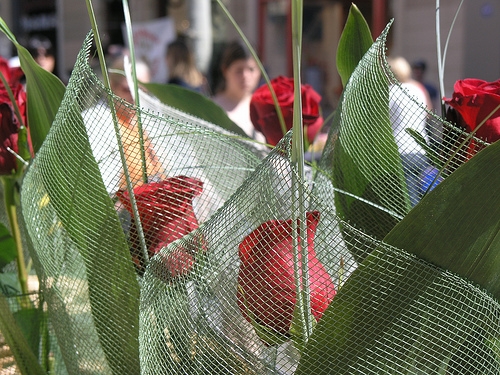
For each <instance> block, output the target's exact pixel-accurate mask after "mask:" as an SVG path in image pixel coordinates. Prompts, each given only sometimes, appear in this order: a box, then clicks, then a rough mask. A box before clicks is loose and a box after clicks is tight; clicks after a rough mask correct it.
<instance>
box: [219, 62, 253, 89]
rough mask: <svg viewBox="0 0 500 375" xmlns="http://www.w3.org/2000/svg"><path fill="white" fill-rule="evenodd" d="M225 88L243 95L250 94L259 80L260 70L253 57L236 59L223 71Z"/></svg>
mask: <svg viewBox="0 0 500 375" xmlns="http://www.w3.org/2000/svg"><path fill="white" fill-rule="evenodd" d="M224 78H225V79H226V90H227V91H228V92H231V93H234V94H238V95H241V96H245V95H247V94H251V93H252V92H253V90H255V88H256V87H257V85H258V84H259V80H260V70H259V67H258V66H257V63H256V62H255V60H254V59H253V58H249V59H246V60H236V61H234V62H233V63H232V64H231V65H229V66H228V67H227V69H226V70H225V72H224Z"/></svg>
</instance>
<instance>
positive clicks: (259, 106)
mask: <svg viewBox="0 0 500 375" xmlns="http://www.w3.org/2000/svg"><path fill="white" fill-rule="evenodd" d="M271 85H272V87H273V89H274V91H275V93H276V97H277V99H278V103H279V106H280V108H281V112H282V113H283V117H284V119H285V124H286V128H287V130H290V129H291V128H292V126H293V99H294V97H293V88H294V81H293V78H288V77H283V76H279V77H277V78H275V79H273V80H271ZM301 93H302V116H303V119H304V133H305V135H306V136H307V139H308V141H309V143H312V142H313V141H314V138H315V137H316V134H317V133H318V132H319V130H320V129H321V127H322V126H323V118H322V117H321V115H320V106H319V103H320V102H321V96H320V95H319V94H318V93H317V92H316V91H314V89H313V88H312V86H310V85H307V84H304V85H302V86H301ZM250 118H251V119H252V123H253V126H254V127H255V129H256V130H258V131H260V132H261V133H262V134H264V136H265V137H266V140H267V142H268V143H269V144H271V145H273V146H276V145H277V144H278V142H279V141H280V140H281V138H283V131H282V129H281V126H280V122H279V119H278V114H277V113H276V109H275V107H274V102H273V97H272V95H271V91H270V90H269V88H268V87H267V85H262V86H261V87H259V88H258V89H257V90H255V92H254V93H253V95H252V100H251V101H250Z"/></svg>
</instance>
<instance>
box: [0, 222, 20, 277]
mask: <svg viewBox="0 0 500 375" xmlns="http://www.w3.org/2000/svg"><path fill="white" fill-rule="evenodd" d="M16 256H17V251H16V242H15V241H14V237H12V235H11V234H10V232H9V230H8V229H7V227H6V226H5V225H4V224H2V223H0V270H2V268H4V267H5V266H6V265H7V264H9V263H10V262H12V261H13V260H14V259H16Z"/></svg>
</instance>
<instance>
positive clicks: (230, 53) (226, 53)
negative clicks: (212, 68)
mask: <svg viewBox="0 0 500 375" xmlns="http://www.w3.org/2000/svg"><path fill="white" fill-rule="evenodd" d="M251 57H252V54H251V53H250V51H249V50H248V49H247V48H246V46H244V45H243V44H241V43H240V42H238V41H233V42H230V43H229V44H228V45H226V47H225V48H224V50H223V52H222V56H221V60H220V68H221V70H222V71H224V70H225V69H227V68H228V67H229V66H231V64H232V63H234V62H235V61H238V60H246V59H249V58H251Z"/></svg>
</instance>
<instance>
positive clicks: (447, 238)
mask: <svg viewBox="0 0 500 375" xmlns="http://www.w3.org/2000/svg"><path fill="white" fill-rule="evenodd" d="M498 163H500V142H497V143H494V144H493V145H491V146H488V147H487V148H486V149H484V150H483V151H481V152H480V153H478V154H477V155H476V156H474V157H473V158H472V159H471V160H469V161H468V162H467V163H465V164H463V165H462V166H461V167H460V168H458V169H457V170H456V171H455V172H453V173H452V174H451V175H450V176H449V177H447V179H446V180H444V181H443V182H442V183H441V184H439V185H438V186H437V187H436V188H435V189H434V190H433V191H432V192H430V193H429V194H428V195H427V196H426V197H425V198H424V199H422V201H421V202H420V203H419V204H418V205H417V206H415V207H414V209H413V210H411V211H410V212H409V213H408V215H407V216H406V218H405V219H404V220H403V221H401V222H400V223H399V224H398V225H397V226H396V227H395V228H394V229H393V230H392V231H391V232H390V233H389V234H388V235H387V237H386V238H385V240H384V241H385V242H387V243H389V244H391V245H393V246H396V247H398V248H400V249H404V250H406V251H408V252H410V253H412V254H415V255H416V256H418V257H420V258H422V259H425V260H426V261H428V262H430V263H433V264H435V265H437V266H439V267H442V268H444V269H446V270H449V271H451V272H454V273H456V274H458V275H460V276H462V277H464V278H466V279H468V280H471V281H472V282H474V283H477V284H478V285H480V286H481V287H483V288H484V289H486V290H487V291H488V292H489V293H491V294H492V295H493V296H494V297H495V298H497V299H500V273H499V272H498V270H499V269H500V220H499V217H500V204H498V202H500V191H498V189H496V188H494V187H495V186H500V185H499V184H500V173H497V172H496V171H495V169H494V168H492V166H495V165H499V164H498Z"/></svg>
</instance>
